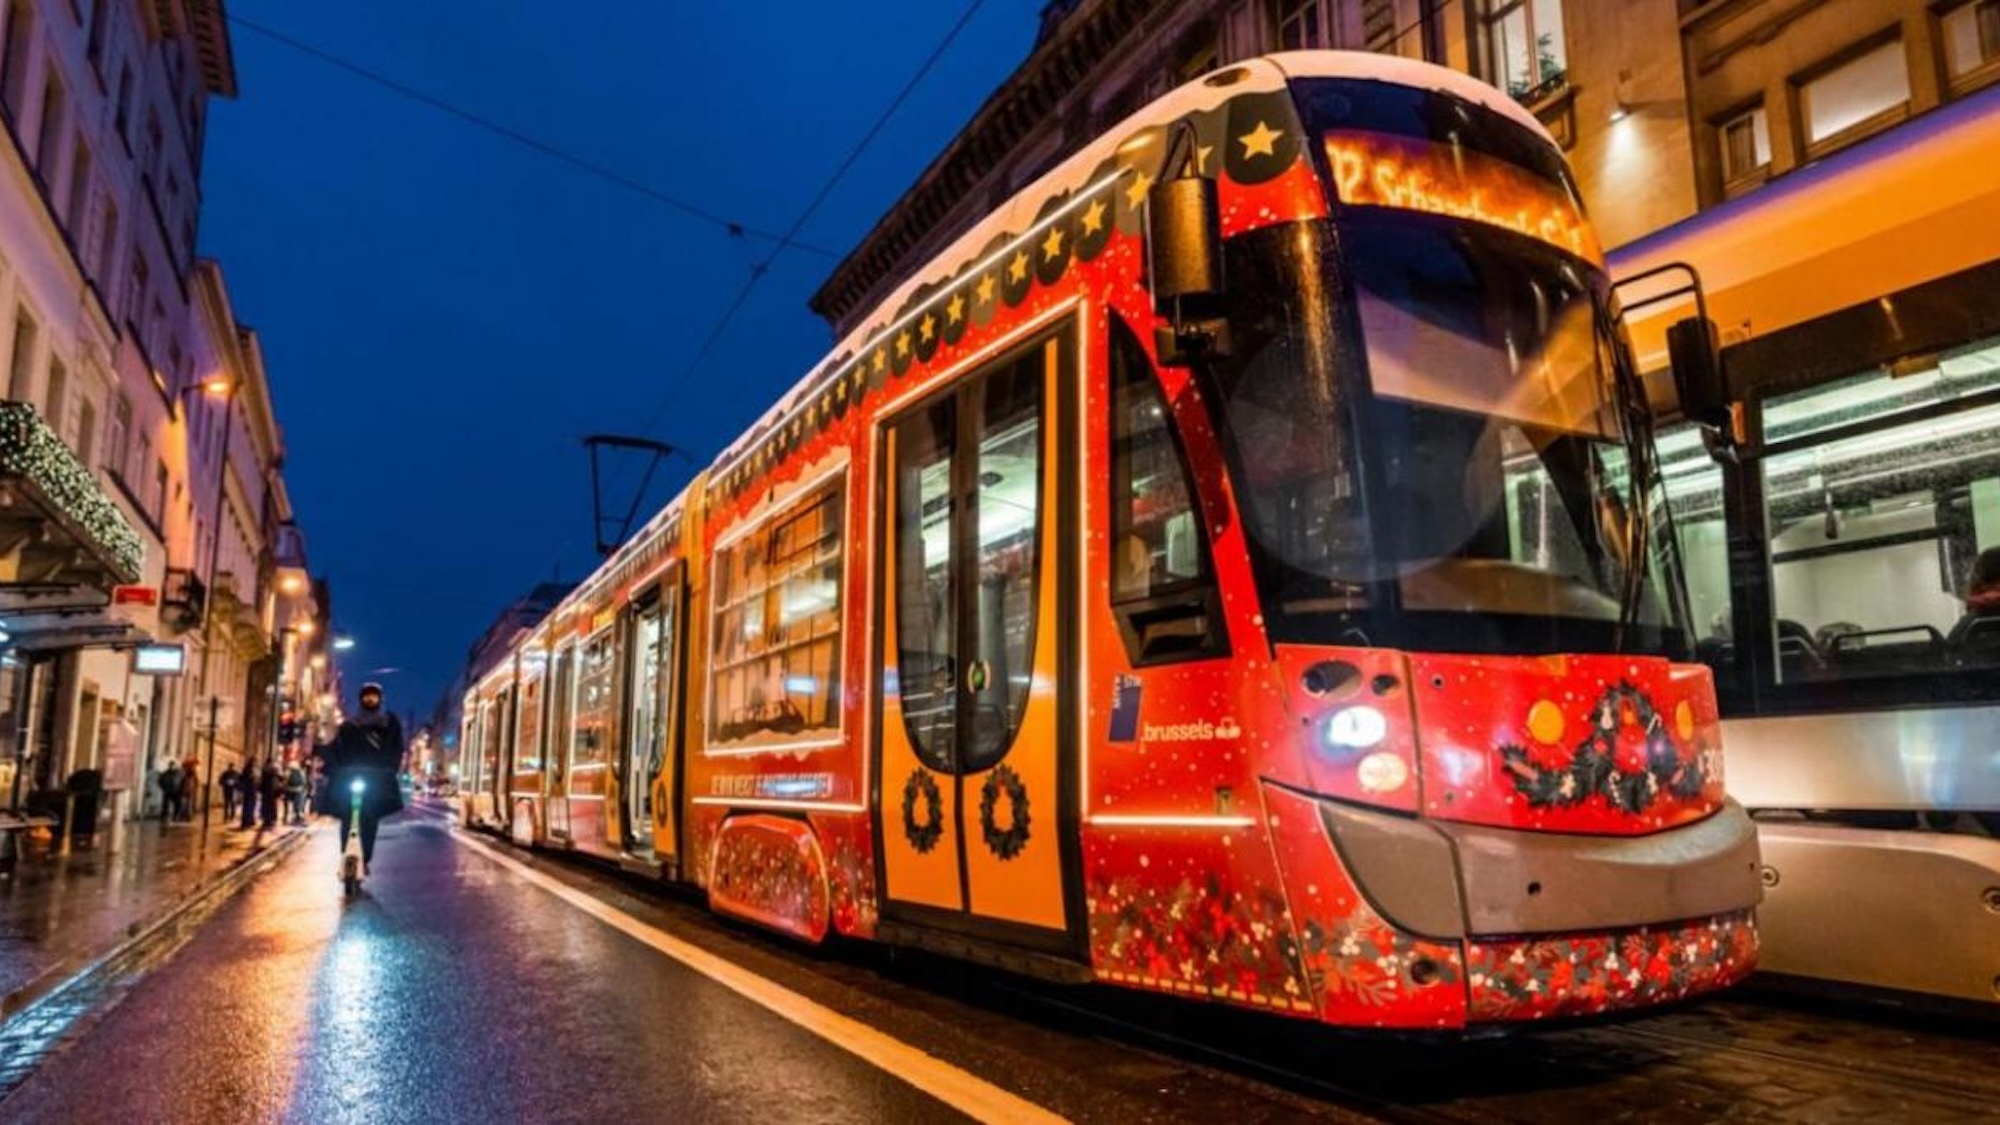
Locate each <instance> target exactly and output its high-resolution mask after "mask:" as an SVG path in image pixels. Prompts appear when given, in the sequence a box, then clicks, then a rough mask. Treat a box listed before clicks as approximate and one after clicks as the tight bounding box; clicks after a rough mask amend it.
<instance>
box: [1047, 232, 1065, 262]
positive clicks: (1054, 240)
mask: <svg viewBox="0 0 2000 1125" xmlns="http://www.w3.org/2000/svg"><path fill="white" fill-rule="evenodd" d="M1060 257H1062V228H1061V227H1050V228H1049V236H1048V237H1047V238H1044V239H1042V258H1043V260H1045V261H1050V262H1053V261H1055V260H1056V259H1057V258H1060Z"/></svg>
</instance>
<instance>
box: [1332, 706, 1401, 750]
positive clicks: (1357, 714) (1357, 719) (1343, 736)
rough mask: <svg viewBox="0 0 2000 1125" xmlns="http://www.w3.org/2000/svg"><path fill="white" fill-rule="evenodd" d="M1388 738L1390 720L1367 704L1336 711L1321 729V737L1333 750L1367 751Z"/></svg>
mask: <svg viewBox="0 0 2000 1125" xmlns="http://www.w3.org/2000/svg"><path fill="white" fill-rule="evenodd" d="M1388 736H1389V720H1388V719H1387V718H1385V717H1384V716H1383V714H1382V712H1380V711H1377V710H1376V709H1375V708H1373V707H1370V706H1368V705H1367V704H1357V705H1355V706H1353V707H1343V708H1341V709H1340V710H1338V711H1335V712H1334V713H1333V714H1331V715H1329V716H1327V719H1326V725H1325V726H1323V727H1321V728H1320V737H1321V738H1323V739H1325V741H1326V745H1327V748H1328V749H1331V750H1366V749H1368V748H1369V747H1371V746H1377V745H1380V744H1381V742H1382V740H1383V739H1384V738H1387V737H1388Z"/></svg>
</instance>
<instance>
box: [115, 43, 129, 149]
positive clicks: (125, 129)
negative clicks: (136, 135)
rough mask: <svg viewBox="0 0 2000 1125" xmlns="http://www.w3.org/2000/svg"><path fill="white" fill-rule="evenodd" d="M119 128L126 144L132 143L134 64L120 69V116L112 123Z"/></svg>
mask: <svg viewBox="0 0 2000 1125" xmlns="http://www.w3.org/2000/svg"><path fill="white" fill-rule="evenodd" d="M112 123H113V124H114V125H116V126H117V127H118V135H119V136H121V137H123V138H125V144H126V145H127V146H130V145H131V143H132V128H131V126H132V64H131V63H126V64H124V65H123V66H120V67H119V68H118V115H117V117H116V118H114V119H113V122H112Z"/></svg>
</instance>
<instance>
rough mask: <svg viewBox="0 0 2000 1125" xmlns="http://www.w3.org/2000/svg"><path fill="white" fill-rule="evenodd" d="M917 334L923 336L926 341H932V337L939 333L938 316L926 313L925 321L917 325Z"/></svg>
mask: <svg viewBox="0 0 2000 1125" xmlns="http://www.w3.org/2000/svg"><path fill="white" fill-rule="evenodd" d="M917 334H918V335H919V336H922V337H923V340H924V343H926V344H928V343H930V342H931V337H933V336H936V335H937V317H934V316H932V315H931V314H929V313H925V314H924V320H923V323H922V324H919V325H917Z"/></svg>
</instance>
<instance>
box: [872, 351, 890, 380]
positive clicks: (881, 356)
mask: <svg viewBox="0 0 2000 1125" xmlns="http://www.w3.org/2000/svg"><path fill="white" fill-rule="evenodd" d="M888 366H889V353H888V352H885V351H878V352H876V353H875V373H876V374H877V375H879V374H881V373H882V371H883V370H884V369H885V368H887V367H888Z"/></svg>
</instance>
